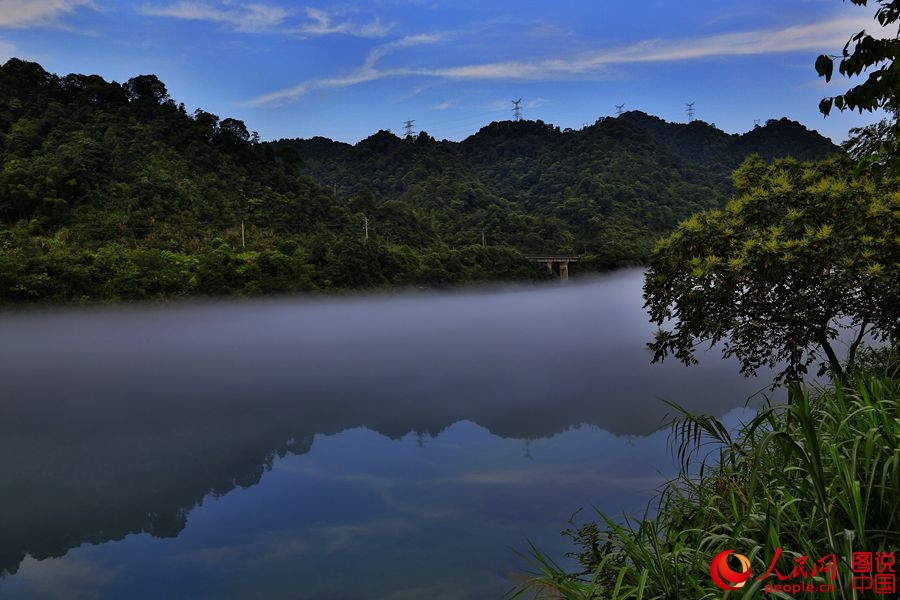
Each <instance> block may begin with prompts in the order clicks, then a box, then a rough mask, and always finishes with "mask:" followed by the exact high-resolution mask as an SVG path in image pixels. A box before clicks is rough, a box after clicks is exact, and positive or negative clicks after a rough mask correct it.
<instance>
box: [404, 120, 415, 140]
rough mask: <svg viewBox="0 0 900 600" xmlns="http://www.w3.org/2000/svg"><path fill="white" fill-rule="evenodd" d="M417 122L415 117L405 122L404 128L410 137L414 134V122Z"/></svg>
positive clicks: (406, 134)
mask: <svg viewBox="0 0 900 600" xmlns="http://www.w3.org/2000/svg"><path fill="white" fill-rule="evenodd" d="M415 122H416V120H415V119H410V120H409V121H406V122H405V123H403V128H404V129H405V131H406V133H405V137H408V138H409V137H412V136H413V123H415Z"/></svg>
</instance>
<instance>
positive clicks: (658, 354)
mask: <svg viewBox="0 0 900 600" xmlns="http://www.w3.org/2000/svg"><path fill="white" fill-rule="evenodd" d="M734 182H735V186H736V188H737V190H738V194H737V196H736V198H734V199H733V200H732V201H730V202H729V203H728V204H727V206H726V207H725V208H724V209H722V210H715V211H707V212H704V213H700V214H697V215H694V216H692V217H691V218H689V219H687V220H686V221H685V222H683V223H681V224H680V225H679V226H678V228H677V229H676V230H675V232H674V233H672V234H671V235H670V236H668V237H666V238H664V239H662V240H661V241H660V242H659V243H658V244H657V246H656V248H655V250H654V252H653V256H652V258H651V259H650V267H649V269H648V271H647V275H646V280H645V285H644V294H645V299H646V307H647V309H648V310H649V313H650V317H651V320H652V321H654V322H655V323H656V324H657V325H660V326H666V327H667V329H661V330H660V331H659V332H658V334H657V336H656V339H655V340H654V341H653V342H652V343H651V344H650V347H651V349H652V350H653V352H654V361H656V360H661V359H662V358H664V357H666V356H667V355H670V354H671V355H674V356H675V357H676V358H678V359H679V360H681V361H683V362H685V363H686V364H690V363H693V362H696V358H695V356H694V353H695V349H696V347H697V345H698V344H699V343H701V342H708V343H710V344H711V345H712V344H717V343H721V344H722V346H723V351H724V354H725V356H734V357H736V358H737V359H738V360H739V361H740V363H741V369H742V371H743V372H744V373H745V374H753V373H755V372H756V370H757V369H758V368H760V367H762V366H769V367H776V366H778V365H780V364H783V365H784V366H783V368H782V370H781V372H780V373H779V376H778V378H779V379H783V378H789V379H794V378H797V377H800V376H801V375H802V374H804V373H806V371H807V367H808V366H810V365H811V364H813V363H818V364H819V366H820V367H821V370H824V369H825V368H830V369H831V370H832V371H834V372H835V373H836V374H838V375H839V376H840V375H842V374H843V373H844V371H845V369H846V368H847V366H850V367H852V365H853V362H854V358H855V354H856V350H857V348H858V347H859V345H860V343H861V342H862V341H863V340H864V339H865V338H866V337H867V336H868V337H871V338H874V339H876V340H881V339H890V340H896V339H897V337H898V334H900V272H898V269H900V184H898V182H895V181H893V182H884V181H881V182H876V181H875V180H873V179H859V178H855V177H854V176H853V175H852V168H851V165H850V164H849V163H848V161H846V160H844V159H832V160H830V161H826V162H822V163H806V164H801V163H798V162H796V161H793V160H780V161H776V162H775V163H774V164H771V165H770V164H766V163H765V162H763V161H762V160H761V159H760V158H759V157H751V158H749V159H748V160H747V161H746V162H745V163H744V164H743V165H742V166H741V167H740V168H739V169H738V170H737V171H736V172H735V174H734ZM841 344H846V348H847V352H846V362H844V361H842V360H841V356H840V354H841V353H842V352H841V351H842V348H841Z"/></svg>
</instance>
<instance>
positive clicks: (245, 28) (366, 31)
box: [138, 0, 391, 37]
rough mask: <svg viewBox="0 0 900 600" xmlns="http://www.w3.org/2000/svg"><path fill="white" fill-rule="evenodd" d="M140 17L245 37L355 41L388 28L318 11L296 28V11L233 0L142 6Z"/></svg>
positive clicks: (309, 11) (307, 11) (311, 10)
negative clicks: (202, 24) (209, 26)
mask: <svg viewBox="0 0 900 600" xmlns="http://www.w3.org/2000/svg"><path fill="white" fill-rule="evenodd" d="M138 12H139V13H140V14H143V15H147V16H153V17H169V18H173V19H185V20H192V21H209V22H211V23H220V24H223V25H228V26H230V27H231V28H233V29H234V30H235V31H240V32H245V33H262V32H272V31H275V32H278V33H283V34H291V35H299V36H302V37H314V36H324V35H335V34H343V35H350V36H356V37H383V36H385V35H387V34H388V32H389V31H390V30H391V26H390V25H385V24H383V23H382V22H381V21H380V20H379V19H377V18H376V19H374V20H372V21H369V22H363V23H360V22H356V21H351V20H344V19H342V18H340V14H339V13H336V12H329V11H326V10H324V9H320V8H311V7H307V8H305V9H303V14H304V15H305V21H303V22H301V23H300V24H297V23H296V22H294V19H292V16H293V15H294V12H295V11H291V10H288V9H285V8H282V7H280V6H274V5H270V4H264V3H261V2H239V1H236V0H217V1H216V0H214V1H211V2H210V1H204V0H181V1H180V2H172V3H168V4H145V5H144V6H142V7H140V8H139V9H138Z"/></svg>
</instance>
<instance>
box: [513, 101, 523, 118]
mask: <svg viewBox="0 0 900 600" xmlns="http://www.w3.org/2000/svg"><path fill="white" fill-rule="evenodd" d="M512 103H513V119H515V120H516V121H521V120H522V107H521V104H522V99H521V98H519V99H518V100H513V101H512Z"/></svg>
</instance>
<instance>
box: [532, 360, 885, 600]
mask: <svg viewBox="0 0 900 600" xmlns="http://www.w3.org/2000/svg"><path fill="white" fill-rule="evenodd" d="M863 358H864V360H862V361H861V362H862V363H865V364H866V370H865V371H861V372H857V373H854V374H852V375H851V376H850V377H849V379H848V380H846V383H845V384H844V385H840V384H839V383H837V382H835V383H834V384H833V385H832V386H831V387H829V388H827V389H824V390H816V391H814V392H812V393H811V392H810V390H809V388H808V387H805V386H802V385H800V384H794V385H792V386H791V387H790V388H789V393H788V401H787V404H784V405H779V406H769V407H767V408H765V409H764V410H761V411H760V412H759V413H758V415H757V416H756V417H755V418H754V419H753V420H751V421H750V422H749V423H747V424H745V425H743V426H742V427H741V428H740V430H739V431H738V432H737V433H736V434H734V435H732V434H731V433H729V431H728V429H727V428H726V427H724V426H723V424H722V423H721V422H719V421H718V420H717V419H715V418H713V417H706V416H698V415H690V414H687V413H684V414H683V416H682V417H681V418H680V419H678V420H677V421H676V422H675V424H674V425H673V433H674V434H675V438H674V439H676V440H678V441H679V442H680V443H679V444H678V445H677V448H675V450H676V451H677V455H678V457H679V458H680V460H681V463H682V469H681V473H680V475H679V476H678V477H677V478H676V479H675V480H674V481H672V482H671V483H670V484H669V485H668V486H666V488H665V489H664V490H663V491H662V492H661V494H660V495H659V497H658V499H657V501H656V502H657V504H656V506H655V507H654V510H655V513H656V514H655V515H654V516H649V515H645V517H644V518H643V519H639V520H626V521H625V522H624V523H622V522H621V521H618V520H616V519H614V518H611V517H608V516H605V515H600V521H599V523H588V524H587V525H582V526H581V527H579V528H577V529H576V530H570V531H568V532H567V534H568V535H570V536H571V537H572V538H573V539H574V540H575V541H576V542H577V543H578V544H579V546H580V551H579V552H578V553H576V554H575V556H576V557H577V559H578V561H579V563H580V565H581V566H582V567H583V570H582V572H581V573H578V574H574V573H568V572H566V571H565V569H563V568H562V567H561V566H560V565H559V564H557V563H555V562H554V561H553V560H552V559H550V558H548V557H546V556H544V555H543V554H541V552H540V551H539V550H538V549H536V548H532V557H533V562H534V564H535V566H536V567H537V572H536V573H535V575H534V577H533V579H531V581H530V582H529V583H528V584H527V585H526V586H524V587H523V588H522V589H520V590H519V591H518V593H517V594H516V597H528V594H529V593H535V595H536V596H537V597H541V598H572V599H617V600H618V599H625V598H629V599H675V598H697V599H702V598H722V597H723V596H725V597H731V598H750V597H759V595H761V594H762V593H763V589H764V587H765V585H766V584H774V583H778V579H776V577H775V575H774V574H773V575H771V576H770V577H768V578H766V579H764V580H762V581H756V578H757V577H759V576H762V575H763V574H764V573H766V571H767V570H768V567H769V564H770V563H771V561H772V558H773V557H774V556H775V553H776V549H777V548H781V549H782V553H781V556H780V559H779V560H778V562H777V564H776V568H777V570H778V571H779V572H780V573H782V574H790V573H791V572H792V566H793V564H794V559H795V558H797V557H800V556H808V557H809V560H810V563H811V562H812V561H816V560H818V559H819V558H822V557H825V556H826V555H829V554H834V555H835V557H836V561H837V580H836V581H835V582H834V584H835V591H834V592H832V593H816V594H815V596H816V597H817V598H823V599H824V598H841V599H844V598H860V597H870V596H867V595H855V594H856V593H855V592H854V591H853V590H852V589H851V581H850V560H851V553H852V552H873V553H874V552H879V551H884V552H896V551H897V550H898V549H900V548H898V540H900V512H898V511H897V503H898V500H900V367H898V364H900V363H898V360H897V353H896V351H893V352H888V351H882V352H881V353H880V355H879V354H878V353H872V352H868V353H866V354H865V356H864V357H863ZM876 365H877V366H876ZM701 453H702V454H701ZM726 549H733V550H734V551H735V552H737V553H740V554H744V555H745V556H747V557H748V558H749V559H750V561H751V565H752V572H753V577H752V578H751V579H750V581H748V582H747V585H746V586H745V587H744V588H743V589H742V590H740V591H736V592H723V591H722V590H721V589H719V588H718V587H716V585H715V584H714V583H713V581H712V579H711V578H710V575H709V569H710V561H711V560H712V559H713V557H715V556H716V555H717V554H718V553H719V552H721V551H723V550H726ZM826 580H827V582H830V579H829V578H828V577H827V576H823V575H821V574H820V575H818V576H817V577H816V578H815V579H812V578H810V579H806V580H804V581H810V582H812V581H815V582H816V583H817V584H818V583H824V582H826ZM754 594H756V596H754ZM867 594H870V595H871V597H873V598H886V597H888V596H884V595H875V594H872V592H867ZM768 597H772V598H792V597H794V596H791V595H789V594H784V593H772V594H769V595H768ZM804 597H808V595H806V596H804Z"/></svg>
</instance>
